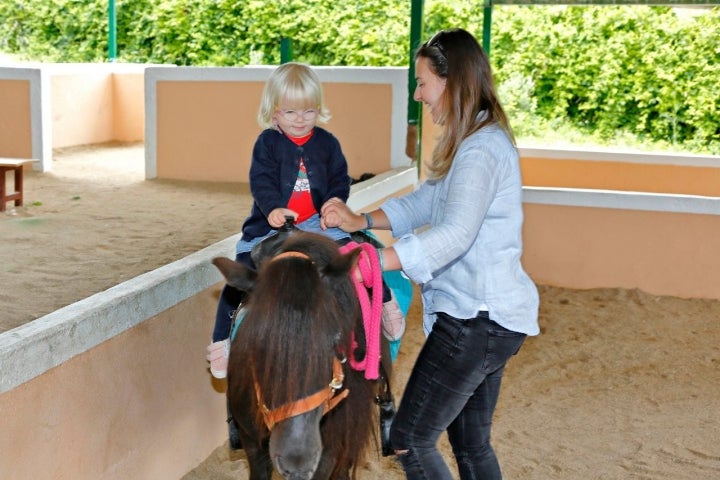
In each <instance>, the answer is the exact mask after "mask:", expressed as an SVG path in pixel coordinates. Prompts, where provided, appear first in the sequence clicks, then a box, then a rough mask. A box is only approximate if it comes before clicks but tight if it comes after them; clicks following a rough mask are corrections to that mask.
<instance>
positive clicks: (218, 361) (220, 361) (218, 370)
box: [205, 338, 230, 378]
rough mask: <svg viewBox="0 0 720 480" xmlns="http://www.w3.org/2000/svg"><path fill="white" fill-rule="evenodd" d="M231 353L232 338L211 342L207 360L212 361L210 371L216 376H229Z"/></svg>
mask: <svg viewBox="0 0 720 480" xmlns="http://www.w3.org/2000/svg"><path fill="white" fill-rule="evenodd" d="M229 354H230V339H229V338H226V339H225V340H220V341H218V342H214V343H211V344H210V345H208V347H207V355H206V356H205V358H207V361H208V362H210V373H212V376H213V377H215V378H225V377H227V368H228V355H229Z"/></svg>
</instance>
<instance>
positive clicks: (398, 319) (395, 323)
mask: <svg viewBox="0 0 720 480" xmlns="http://www.w3.org/2000/svg"><path fill="white" fill-rule="evenodd" d="M391 295H392V298H391V299H390V300H389V301H387V302H385V303H383V309H382V331H383V335H385V338H387V339H388V340H390V341H391V342H393V341H395V340H400V339H401V338H402V336H403V334H404V333H405V316H404V315H403V313H402V310H400V306H399V305H398V303H397V300H395V294H394V293H392V291H391Z"/></svg>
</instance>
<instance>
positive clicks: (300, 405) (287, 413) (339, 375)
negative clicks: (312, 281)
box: [254, 251, 350, 431]
mask: <svg viewBox="0 0 720 480" xmlns="http://www.w3.org/2000/svg"><path fill="white" fill-rule="evenodd" d="M287 257H297V258H304V259H307V260H310V261H312V259H311V258H310V257H309V256H308V255H306V254H304V253H302V252H295V251H288V252H283V253H280V254H278V255H276V256H275V257H273V258H272V259H271V260H270V261H273V262H274V261H275V260H279V259H281V258H287ZM342 363H343V362H341V361H340V360H339V359H338V358H337V357H335V358H334V359H333V376H332V379H331V380H330V383H329V384H328V386H327V387H326V388H323V389H322V390H319V391H318V392H315V393H314V394H312V395H310V396H308V397H304V398H301V399H299V400H295V401H293V402H290V403H286V404H284V405H281V406H279V407H277V408H274V409H272V410H270V409H269V408H268V407H267V405H265V402H264V401H263V399H262V393H261V392H260V387H259V386H258V384H257V381H255V382H254V383H255V396H256V398H257V402H258V406H259V407H260V411H261V412H262V416H263V420H264V421H265V426H267V429H268V430H270V431H272V429H273V427H274V426H275V425H276V424H277V423H279V422H282V421H283V420H287V419H288V418H291V417H295V416H297V415H302V414H303V413H307V412H310V411H312V410H315V409H316V408H318V407H319V406H321V405H322V406H323V415H325V414H326V413H328V412H329V411H330V410H332V409H333V408H335V407H337V406H338V404H339V403H340V402H341V401H342V400H343V399H345V398H346V397H347V396H348V395H349V394H350V390H348V389H347V388H346V389H345V390H342V391H339V390H340V389H342V386H343V381H344V380H345V374H344V373H343V369H342Z"/></svg>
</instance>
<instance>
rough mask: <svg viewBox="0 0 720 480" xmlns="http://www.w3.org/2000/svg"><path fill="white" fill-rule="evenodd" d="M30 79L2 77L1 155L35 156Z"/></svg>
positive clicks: (0, 98)
mask: <svg viewBox="0 0 720 480" xmlns="http://www.w3.org/2000/svg"><path fill="white" fill-rule="evenodd" d="M30 112H31V108H30V80H29V79H18V80H14V79H2V78H0V157H9V158H33V156H32V155H33V153H32V135H31V122H30Z"/></svg>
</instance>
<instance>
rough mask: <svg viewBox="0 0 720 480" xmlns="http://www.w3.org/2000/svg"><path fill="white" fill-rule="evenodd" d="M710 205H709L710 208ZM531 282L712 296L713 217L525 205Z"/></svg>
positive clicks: (717, 284)
mask: <svg viewBox="0 0 720 480" xmlns="http://www.w3.org/2000/svg"><path fill="white" fill-rule="evenodd" d="M716 208H717V207H716ZM524 211H525V223H524V225H523V238H524V256H523V264H524V266H525V268H526V270H527V271H528V272H529V274H530V275H531V276H532V278H533V279H534V280H535V282H537V283H539V284H545V285H556V286H563V287H569V288H579V289H586V288H597V287H612V288H630V289H633V288H638V289H641V290H644V291H646V292H649V293H652V294H656V295H671V296H677V297H688V298H690V297H696V298H716V299H720V255H719V254H718V249H717V239H718V238H720V215H718V214H715V215H706V214H689V213H673V212H656V211H646V210H630V209H625V210H622V209H615V208H612V209H611V208H595V207H577V206H564V205H542V204H531V203H525V205H524Z"/></svg>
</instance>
